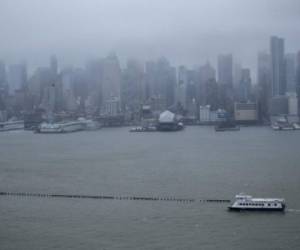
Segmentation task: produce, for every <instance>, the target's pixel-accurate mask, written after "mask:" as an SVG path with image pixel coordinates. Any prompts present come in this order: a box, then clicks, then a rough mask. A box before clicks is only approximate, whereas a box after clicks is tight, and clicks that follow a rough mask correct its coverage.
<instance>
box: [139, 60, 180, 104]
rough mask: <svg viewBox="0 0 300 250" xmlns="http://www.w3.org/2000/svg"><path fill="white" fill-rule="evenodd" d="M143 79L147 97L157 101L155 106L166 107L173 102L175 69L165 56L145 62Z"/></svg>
mask: <svg viewBox="0 0 300 250" xmlns="http://www.w3.org/2000/svg"><path fill="white" fill-rule="evenodd" d="M145 80H146V90H147V97H148V99H151V98H152V99H153V100H157V102H159V105H155V106H157V107H158V106H160V109H166V108H169V107H170V106H172V105H173V104H174V103H175V87H176V69H175V68H174V67H172V66H171V65H170V63H169V62H168V60H167V59H166V58H163V57H162V58H160V59H159V60H157V61H156V62H153V61H151V62H147V63H146V71H145Z"/></svg>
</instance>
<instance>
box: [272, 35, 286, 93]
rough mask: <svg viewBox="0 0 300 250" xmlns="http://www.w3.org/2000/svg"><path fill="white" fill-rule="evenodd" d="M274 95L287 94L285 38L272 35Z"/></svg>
mask: <svg viewBox="0 0 300 250" xmlns="http://www.w3.org/2000/svg"><path fill="white" fill-rule="evenodd" d="M270 53H271V80H272V85H271V86H272V96H278V95H285V93H286V80H285V63H284V39H283V38H279V37H276V36H272V37H271V39H270Z"/></svg>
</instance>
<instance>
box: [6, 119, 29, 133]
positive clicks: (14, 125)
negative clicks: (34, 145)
mask: <svg viewBox="0 0 300 250" xmlns="http://www.w3.org/2000/svg"><path fill="white" fill-rule="evenodd" d="M21 129H24V121H8V122H0V132H3V131H10V130H21Z"/></svg>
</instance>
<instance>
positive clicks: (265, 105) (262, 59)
mask: <svg viewBox="0 0 300 250" xmlns="http://www.w3.org/2000/svg"><path fill="white" fill-rule="evenodd" d="M257 84H258V87H259V93H258V106H259V118H260V120H262V119H264V118H268V116H269V113H270V112H269V111H270V107H269V103H270V98H271V96H272V88H271V57H270V54H268V53H266V52H260V53H259V54H258V57H257Z"/></svg>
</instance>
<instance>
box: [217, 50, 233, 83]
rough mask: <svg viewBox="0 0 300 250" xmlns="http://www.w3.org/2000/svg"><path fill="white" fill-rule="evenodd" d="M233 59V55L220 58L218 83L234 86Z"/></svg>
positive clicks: (220, 56)
mask: <svg viewBox="0 0 300 250" xmlns="http://www.w3.org/2000/svg"><path fill="white" fill-rule="evenodd" d="M232 74H233V58H232V54H227V55H219V56H218V82H219V84H221V85H226V86H229V87H232V85H233V75H232Z"/></svg>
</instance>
